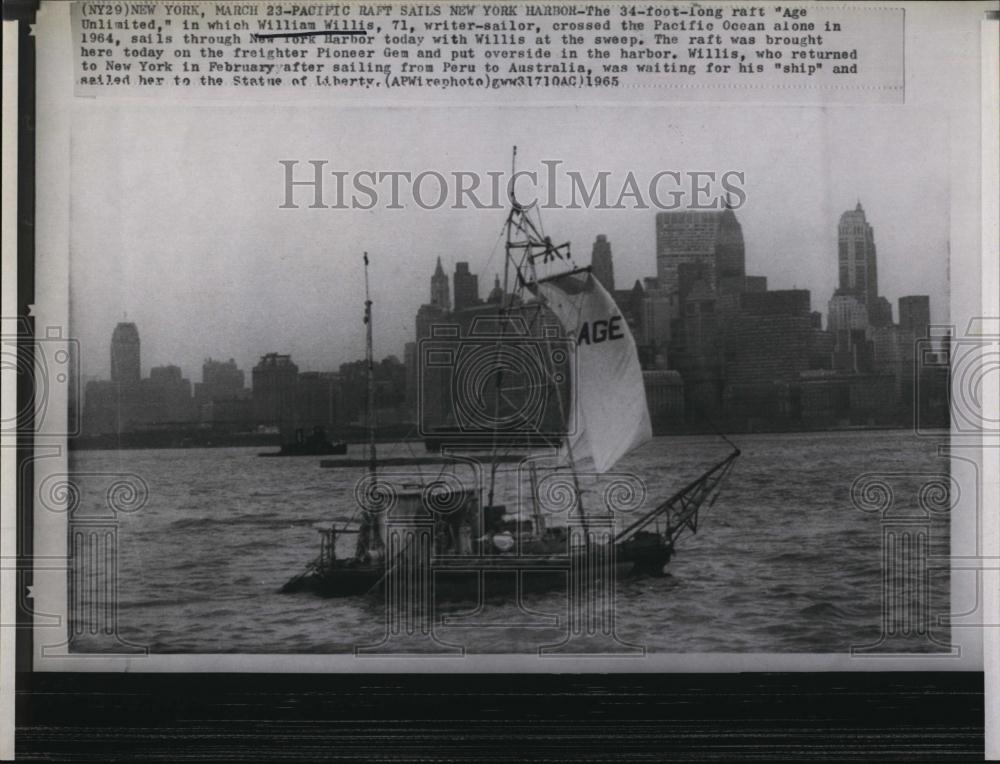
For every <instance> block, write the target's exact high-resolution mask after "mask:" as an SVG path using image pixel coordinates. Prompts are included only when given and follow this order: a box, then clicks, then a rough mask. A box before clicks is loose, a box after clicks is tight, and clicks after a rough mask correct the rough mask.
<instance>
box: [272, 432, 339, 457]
mask: <svg viewBox="0 0 1000 764" xmlns="http://www.w3.org/2000/svg"><path fill="white" fill-rule="evenodd" d="M346 453H347V443H346V442H345V441H342V440H341V441H337V442H336V443H333V442H331V441H330V439H329V438H328V437H327V434H326V428H324V427H321V426H319V425H317V426H316V427H313V430H312V432H311V433H309V435H306V434H305V430H303V429H302V428H301V427H300V428H298V429H297V430H296V431H295V440H293V441H292V442H291V443H282V444H281V450H280V451H268V452H264V453H261V454H257V455H258V456H335V455H343V454H346Z"/></svg>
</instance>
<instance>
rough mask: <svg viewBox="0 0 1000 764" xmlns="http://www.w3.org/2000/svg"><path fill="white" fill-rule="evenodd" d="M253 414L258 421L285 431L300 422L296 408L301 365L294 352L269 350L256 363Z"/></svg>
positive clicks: (254, 368)
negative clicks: (297, 361) (294, 358)
mask: <svg viewBox="0 0 1000 764" xmlns="http://www.w3.org/2000/svg"><path fill="white" fill-rule="evenodd" d="M252 376H253V415H254V421H255V422H256V423H257V424H258V425H268V426H273V427H278V428H279V430H281V432H282V433H283V434H284V433H286V432H288V431H289V430H290V429H294V428H295V427H296V425H297V421H298V419H297V416H296V411H295V405H296V395H297V392H298V382H299V367H298V366H296V365H295V364H294V363H292V358H291V356H287V355H279V354H278V353H268V354H266V355H263V356H261V359H260V362H259V363H258V364H257V365H256V366H254V367H253V375H252Z"/></svg>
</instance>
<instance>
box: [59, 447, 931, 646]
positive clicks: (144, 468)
mask: <svg viewBox="0 0 1000 764" xmlns="http://www.w3.org/2000/svg"><path fill="white" fill-rule="evenodd" d="M737 440H738V443H737V445H738V446H739V447H740V448H741V450H742V456H741V457H740V458H739V459H738V460H737V462H736V466H735V469H734V471H733V473H732V474H731V476H730V477H729V479H728V480H727V482H726V483H725V484H724V486H723V490H722V493H721V495H720V497H719V499H718V501H717V502H716V503H714V505H712V506H711V507H708V506H706V507H705V508H704V509H703V511H702V514H701V517H700V522H699V525H698V532H697V534H695V535H690V534H688V535H685V536H684V537H683V538H682V539H681V540H680V542H679V543H678V546H677V552H676V555H675V557H674V559H673V560H672V561H671V563H670V564H669V566H668V567H667V569H666V575H664V576H663V577H660V578H649V577H647V578H637V579H629V580H624V581H621V582H619V584H618V586H617V589H616V592H617V598H616V603H615V623H616V625H615V631H616V633H617V635H618V637H619V638H620V639H621V640H622V641H623V642H626V643H630V644H634V645H641V646H643V647H645V649H646V650H647V651H648V652H653V653H691V652H699V653H703V652H731V653H787V652H799V653H801V652H810V653H815V652H823V653H844V652H848V651H850V650H851V649H852V647H853V648H858V647H862V646H865V645H878V648H877V649H878V650H886V651H892V652H929V651H943V650H947V649H948V648H947V645H948V641H949V634H948V630H947V627H938V626H935V627H933V628H932V629H930V631H928V632H926V633H925V632H924V631H923V630H922V629H920V628H917V629H914V628H903V629H902V630H901V629H900V628H898V626H899V619H898V618H897V617H896V616H897V615H898V613H896V612H895V610H894V609H897V608H908V609H909V610H908V611H907V612H915V611H914V608H915V607H916V606H917V605H915V604H914V603H913V602H912V601H907V597H905V596H904V597H899V596H887V592H889V591H890V590H894V591H897V592H898V591H904V592H913V591H920V592H924V591H925V590H923V589H920V586H919V582H914V581H906V580H899V578H900V577H903V578H905V577H906V576H908V575H916V576H920V575H923V574H922V573H921V572H920V571H919V570H917V572H914V568H913V567H912V566H911V567H910V568H907V569H906V570H904V571H894V570H890V571H888V572H887V571H886V570H885V569H884V568H885V565H884V563H883V551H884V547H885V545H886V543H887V542H886V540H885V539H886V528H887V523H889V522H891V521H892V518H891V517H887V516H886V515H885V514H884V513H882V512H879V511H873V510H872V509H871V508H870V507H869V509H868V510H867V511H865V510H863V509H861V508H859V507H858V506H856V504H857V503H858V502H857V500H856V497H855V499H853V500H852V492H851V488H852V484H853V483H854V482H855V480H856V479H857V478H859V476H862V475H865V474H883V473H885V474H891V475H894V476H895V477H893V478H892V480H893V481H894V484H893V490H894V501H895V502H896V504H897V505H898V506H897V509H900V508H902V510H906V509H907V507H906V506H905V505H906V503H907V502H909V503H910V504H911V505H912V506H910V508H909V509H910V510H912V511H916V512H918V513H919V507H918V506H917V505H918V500H917V495H918V492H919V489H920V486H921V484H922V481H923V480H924V479H925V477H926V476H932V475H935V474H942V473H947V471H948V464H947V460H946V459H943V458H942V457H940V456H938V455H937V444H938V442H939V439H929V438H918V437H916V436H914V435H913V433H912V432H907V431H842V432H821V433H792V434H761V435H747V436H740V437H739V438H737ZM409 448H412V449H413V450H414V452H416V453H417V454H418V455H422V451H423V449H422V446H420V445H418V444H411V445H410V446H405V445H402V444H398V445H396V446H393V447H384V448H381V452H382V453H385V454H386V455H397V456H404V455H406V454H408V453H409ZM258 450H259V449H245V448H216V449H174V450H166V449H164V450H123V451H79V452H72V453H71V457H70V459H71V463H70V467H71V472H74V473H76V474H78V475H79V476H80V477H79V480H78V484H79V486H80V487H81V492H82V495H81V497H80V507H81V508H82V509H84V510H86V509H87V507H91V506H97V505H98V504H101V503H102V502H104V501H105V495H104V494H103V493H101V491H103V490H104V489H103V488H100V487H99V485H100V481H97V480H89V479H88V476H89V475H109V474H119V473H129V474H132V475H136V476H139V477H141V479H142V481H144V483H145V485H146V486H148V497H147V499H146V501H145V503H144V505H143V506H141V508H139V509H138V510H137V511H134V512H130V513H126V514H122V515H120V516H119V517H118V518H117V521H118V527H117V553H118V554H117V556H118V597H117V599H118V608H117V613H116V616H115V617H116V621H117V628H118V632H119V634H120V635H121V637H122V638H123V639H124V640H126V641H127V642H129V643H132V644H137V645H142V646H145V647H148V649H149V650H150V651H151V652H154V653H344V652H347V653H349V652H353V650H354V649H355V647H357V646H359V645H365V644H372V643H376V642H378V641H379V640H380V639H381V637H382V635H383V634H384V632H385V629H386V622H385V617H384V602H383V601H382V600H381V599H379V598H378V597H377V596H372V597H368V598H356V599H323V598H320V597H317V596H315V595H313V594H309V593H300V594H293V595H288V594H280V593H279V589H280V588H281V586H282V584H284V583H285V582H286V581H287V580H288V579H289V578H290V577H292V576H293V575H296V574H298V573H300V572H301V571H302V570H303V569H304V568H305V565H306V564H307V563H308V562H309V561H310V560H312V559H313V558H315V556H316V554H317V552H318V549H319V534H318V533H317V530H316V526H317V525H320V524H324V523H325V524H329V523H330V522H332V521H335V522H338V523H339V524H343V523H345V522H348V521H350V520H351V519H352V518H353V517H356V510H357V503H356V501H355V498H354V495H355V494H354V491H355V486H356V484H357V482H358V480H359V479H361V478H362V477H363V476H364V470H363V469H353V468H352V469H321V468H320V467H319V461H320V460H319V459H318V458H310V457H297V458H284V459H261V458H259V457H258V456H257V452H258ZM727 453H728V448H727V446H726V445H725V444H724V443H722V442H721V441H720V439H719V438H715V437H708V436H698V437H676V438H656V439H654V440H653V441H651V442H650V443H647V444H646V445H645V446H643V447H642V448H641V449H639V450H638V451H636V452H634V453H633V454H630V455H629V456H627V457H626V458H625V459H623V460H622V462H621V463H620V464H619V465H618V466H617V467H616V468H615V473H618V474H619V475H621V476H622V477H623V479H626V480H627V479H629V476H630V475H634V476H637V477H638V478H641V483H642V485H643V489H641V490H640V491H639V492H638V493H637V494H636V493H633V494H632V495H631V496H629V497H628V498H627V499H626V503H628V502H629V501H630V502H632V504H633V505H634V506H630V507H629V509H630V510H631V511H628V512H623V513H622V517H621V518H619V522H621V523H625V522H627V521H628V520H629V519H630V518H634V517H638V516H639V515H640V514H641V513H642V512H643V511H648V510H649V509H652V508H653V506H655V504H656V503H658V502H659V501H662V500H663V499H665V498H667V497H668V496H669V495H671V494H672V493H673V492H674V491H676V490H677V489H678V488H680V487H682V486H683V485H684V484H685V483H687V482H688V481H690V480H693V479H695V478H696V477H698V475H699V474H700V473H701V472H702V471H703V470H704V469H706V468H707V467H708V466H710V465H711V464H713V463H715V462H716V461H718V460H719V459H721V458H722V457H724V456H725V455H726V454H727ZM360 455H361V447H360V446H352V447H351V448H350V451H349V454H348V456H350V457H357V456H360ZM413 470H414V473H415V475H416V476H417V477H419V478H424V479H426V478H432V477H434V476H435V475H436V473H435V471H434V468H428V467H426V466H423V467H419V468H417V467H414V468H413ZM404 471H405V468H404ZM396 472H399V470H396ZM403 477H404V478H405V475H404V476H403ZM519 477H523V475H520V476H519V475H518V474H517V473H515V472H514V471H513V469H512V468H511V469H507V470H501V473H500V475H499V485H500V493H501V496H505V497H506V499H505V500H506V501H508V502H513V495H514V493H516V492H517V490H518V489H517V487H516V485H517V484H516V481H517V480H518V478H519ZM613 479H614V478H613V476H612V477H611V478H604V480H605V481H606V480H613ZM512 481H514V483H512ZM583 482H584V488H585V489H586V492H585V494H584V498H585V502H587V503H590V504H592V505H596V504H599V501H600V497H601V495H602V494H601V491H602V490H603V488H602V486H603V485H604V483H601V482H599V481H593V480H592V481H589V482H588V479H587V478H586V477H585V478H584V481H583ZM633 486H634V482H633ZM543 488H544V487H543ZM642 490H644V491H645V497H644V498H643V496H642ZM638 504H641V506H638ZM566 517H567V515H566V514H565V513H563V514H560V513H559V512H556V511H553V512H551V513H550V515H549V516H548V517H547V520H546V521H547V522H550V523H556V524H558V523H559V522H565V520H566ZM927 527H928V531H929V533H928V539H929V551H930V554H931V555H947V554H948V549H949V523H948V517H947V513H946V512H944V513H942V512H938V513H933V516H929V518H928V520H927ZM345 543H347V544H349V543H350V539H349V538H347V537H345ZM348 550H349V546H348V548H347V549H345V550H344V551H348ZM918 568H919V566H918ZM884 574H885V575H884ZM927 575H928V578H927V581H928V588H927V590H926V591H925V594H920V595H919V596H921V597H923V596H925V595H926V602H922V603H917V604H918V605H919V607H923V608H925V611H923V612H928V613H929V614H930V616H931V618H935V619H936V617H937V616H939V615H943V614H945V613H947V612H948V610H949V599H948V597H949V595H948V592H949V578H948V572H947V570H939V569H932V570H930V571H929V573H928V574H927ZM71 586H72V584H71ZM71 594H73V595H75V596H77V602H84V603H85V601H86V598H87V596H89V595H88V593H87V592H86V591H82V592H81V591H76V592H71ZM911 599H912V598H911ZM566 608H567V605H566V595H565V593H564V592H550V593H540V594H526V595H525V596H524V598H523V600H522V602H521V603H520V606H519V605H518V603H515V602H511V601H509V598H506V599H505V598H497V599H494V600H490V599H488V600H487V601H486V602H485V603H484V604H483V605H482V606H481V607H478V608H476V605H475V603H454V604H449V605H446V606H442V608H441V609H440V610H438V611H435V613H434V618H435V635H436V636H437V637H439V638H440V639H441V640H443V641H445V642H448V643H451V644H460V645H462V646H463V647H465V649H466V650H467V651H469V652H473V653H521V652H533V651H535V650H536V649H537V648H538V647H539V646H541V645H545V644H551V643H557V642H559V641H560V639H561V638H562V637H563V636H564V635H565V623H566V618H565V614H566ZM469 611H474V612H469ZM79 612H86V608H84V609H83V610H80V611H79ZM887 633H888V635H887ZM72 649H74V650H81V651H86V650H91V649H94V650H101V649H103V648H102V645H101V643H100V640H96V641H94V640H88V638H86V637H84V638H82V639H78V640H75V641H74V642H73V643H72Z"/></svg>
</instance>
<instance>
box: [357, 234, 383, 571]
mask: <svg viewBox="0 0 1000 764" xmlns="http://www.w3.org/2000/svg"><path fill="white" fill-rule="evenodd" d="M364 260H365V373H366V375H367V382H368V386H367V388H368V389H367V391H366V395H365V398H366V400H365V422H366V424H367V426H368V472H369V474H370V475H372V476H374V475H375V473H376V471H377V469H378V461H377V457H376V453H375V387H374V381H373V376H374V371H375V362H374V356H373V354H372V301H371V296H370V294H369V291H368V253H367V252H365V254H364ZM372 490H377V487H376V485H375V483H374V481H373V484H372ZM370 501H372V497H370V496H366V497H365V504H366V505H367V504H368V502H370ZM382 546H383V542H382V536H381V533H379V525H378V522H377V521H376V520H375V518H374V517H373V515H372V513H371V512H370V511H369V510H368V506H363V507H362V510H361V527H360V529H359V530H358V540H357V544H356V545H355V547H354V557H355V559H357V560H362V561H365V560H367V559H368V558H369V556H370V554H371V551H372V550H378V549H381V548H382Z"/></svg>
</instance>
